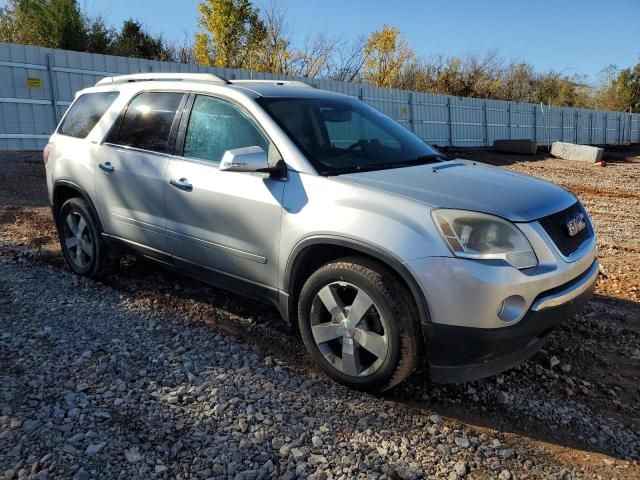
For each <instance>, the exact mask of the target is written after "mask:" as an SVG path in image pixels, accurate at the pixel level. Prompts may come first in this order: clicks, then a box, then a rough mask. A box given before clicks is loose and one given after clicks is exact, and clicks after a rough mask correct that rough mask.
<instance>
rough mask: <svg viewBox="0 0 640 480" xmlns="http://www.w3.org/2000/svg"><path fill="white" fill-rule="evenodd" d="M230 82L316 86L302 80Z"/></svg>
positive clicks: (232, 82)
mask: <svg viewBox="0 0 640 480" xmlns="http://www.w3.org/2000/svg"><path fill="white" fill-rule="evenodd" d="M229 83H231V84H234V83H253V84H256V83H257V84H263V85H283V86H286V87H305V88H316V87H314V86H313V85H311V84H309V83H306V82H301V81H300V80H243V79H239V80H230V81H229Z"/></svg>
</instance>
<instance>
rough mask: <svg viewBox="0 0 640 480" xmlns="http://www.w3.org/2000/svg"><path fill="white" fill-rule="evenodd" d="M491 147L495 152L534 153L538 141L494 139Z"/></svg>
mask: <svg viewBox="0 0 640 480" xmlns="http://www.w3.org/2000/svg"><path fill="white" fill-rule="evenodd" d="M493 149H494V150H495V151H496V152H505V153H517V154H520V155H535V154H536V151H537V150H538V143H537V142H535V141H533V140H495V141H494V142H493Z"/></svg>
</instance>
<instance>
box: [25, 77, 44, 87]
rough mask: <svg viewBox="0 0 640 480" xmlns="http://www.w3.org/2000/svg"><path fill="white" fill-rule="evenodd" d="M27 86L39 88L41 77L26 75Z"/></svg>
mask: <svg viewBox="0 0 640 480" xmlns="http://www.w3.org/2000/svg"><path fill="white" fill-rule="evenodd" d="M27 87H28V88H40V87H42V79H41V78H37V77H27Z"/></svg>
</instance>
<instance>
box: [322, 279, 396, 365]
mask: <svg viewBox="0 0 640 480" xmlns="http://www.w3.org/2000/svg"><path fill="white" fill-rule="evenodd" d="M311 333H312V335H313V339H314V341H315V343H316V345H317V346H318V349H319V350H320V352H321V353H322V355H324V357H325V359H326V360H327V361H328V362H329V363H330V364H331V365H333V366H334V367H335V368H336V369H338V370H339V371H341V372H342V373H344V374H346V375H351V376H358V377H364V376H367V375H371V374H372V373H374V372H376V371H377V370H378V369H379V368H380V367H381V366H382V364H383V363H384V360H385V358H386V357H387V354H388V352H389V330H388V325H387V322H386V320H385V318H384V317H383V316H382V314H381V313H380V309H379V308H378V307H377V306H376V304H375V302H374V301H373V300H372V299H371V297H370V296H369V295H368V294H367V293H366V292H365V291H364V290H363V289H361V288H360V287H358V286H356V285H354V284H352V283H349V282H343V281H339V282H332V283H330V284H328V285H325V286H323V287H322V288H321V289H320V290H319V291H318V293H317V294H316V296H315V297H314V299H313V302H312V305H311Z"/></svg>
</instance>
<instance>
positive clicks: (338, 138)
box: [257, 98, 443, 175]
mask: <svg viewBox="0 0 640 480" xmlns="http://www.w3.org/2000/svg"><path fill="white" fill-rule="evenodd" d="M257 101H258V102H259V103H260V104H261V105H262V106H263V107H264V109H265V110H266V111H267V113H269V114H270V115H271V116H272V117H273V119H274V120H275V121H276V122H277V123H278V124H279V125H280V126H281V127H282V129H283V130H284V131H285V132H286V133H287V134H288V135H289V137H290V138H291V139H292V140H293V141H294V143H296V145H298V147H300V149H301V150H302V151H303V152H304V153H305V154H306V156H307V158H308V159H309V160H310V161H311V163H313V165H314V167H315V168H316V169H317V170H318V172H320V173H321V174H323V175H332V174H340V173H350V172H357V171H364V170H377V169H384V168H397V167H402V166H410V165H418V164H421V163H430V162H436V161H439V160H440V159H442V158H443V156H442V154H441V153H439V152H438V151H437V150H435V149H434V148H432V147H430V146H429V145H427V144H426V143H424V142H423V141H422V140H421V139H420V138H418V137H416V136H415V135H414V134H413V133H411V132H410V131H409V130H407V129H406V128H405V127H403V126H402V125H400V124H399V123H397V122H395V121H394V120H392V119H391V118H389V117H387V116H386V115H384V114H382V113H380V112H379V111H377V110H375V109H373V108H371V107H369V106H368V105H365V104H364V103H362V102H360V101H358V100H355V99H350V98H309V99H300V98H260V99H258V100H257Z"/></svg>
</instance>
